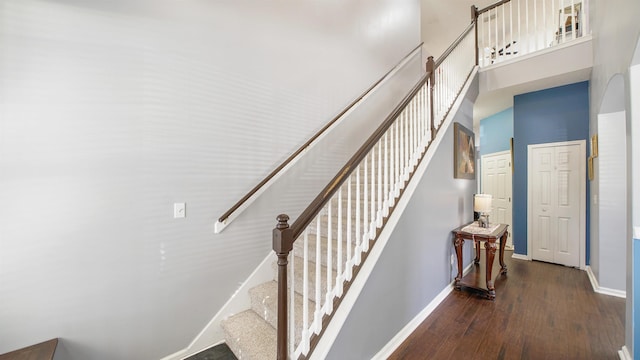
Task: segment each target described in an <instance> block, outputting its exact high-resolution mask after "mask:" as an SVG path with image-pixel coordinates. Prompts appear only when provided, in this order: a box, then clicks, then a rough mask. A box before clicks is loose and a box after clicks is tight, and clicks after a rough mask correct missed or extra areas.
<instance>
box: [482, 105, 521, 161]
mask: <svg viewBox="0 0 640 360" xmlns="http://www.w3.org/2000/svg"><path fill="white" fill-rule="evenodd" d="M512 137H513V108H512V107H510V108H508V109H506V110H503V111H500V112H499V113H496V114H493V115H491V116H489V117H487V118H484V119H482V120H480V154H481V155H486V154H492V153H495V152H499V151H507V150H510V149H511V138H512Z"/></svg>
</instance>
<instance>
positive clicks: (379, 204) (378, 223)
mask: <svg viewBox="0 0 640 360" xmlns="http://www.w3.org/2000/svg"><path fill="white" fill-rule="evenodd" d="M377 146H378V194H377V196H376V198H377V199H378V201H377V207H378V208H377V211H376V215H377V216H376V227H382V205H383V203H384V201H383V199H382V138H381V139H380V140H378V145H377Z"/></svg>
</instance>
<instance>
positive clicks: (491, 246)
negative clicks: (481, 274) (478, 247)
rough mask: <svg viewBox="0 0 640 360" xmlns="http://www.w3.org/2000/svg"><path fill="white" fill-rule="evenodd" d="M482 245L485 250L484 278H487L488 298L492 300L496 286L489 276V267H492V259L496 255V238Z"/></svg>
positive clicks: (494, 296)
mask: <svg viewBox="0 0 640 360" xmlns="http://www.w3.org/2000/svg"><path fill="white" fill-rule="evenodd" d="M484 247H485V249H486V251H487V264H486V265H487V270H486V275H487V276H486V280H487V290H488V291H489V294H488V298H489V300H494V299H495V298H496V288H495V287H494V286H493V278H491V269H493V259H494V258H495V256H496V240H495V239H493V240H487V241H485V243H484Z"/></svg>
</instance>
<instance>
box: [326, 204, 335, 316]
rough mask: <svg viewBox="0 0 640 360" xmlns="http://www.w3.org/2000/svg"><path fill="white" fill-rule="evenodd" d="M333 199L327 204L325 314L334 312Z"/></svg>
mask: <svg viewBox="0 0 640 360" xmlns="http://www.w3.org/2000/svg"><path fill="white" fill-rule="evenodd" d="M332 200H333V197H332V198H331V199H329V201H328V202H327V205H326V206H327V294H326V299H325V313H326V314H331V312H332V311H333V294H334V292H332V289H333V286H332V285H331V283H332V280H333V279H332V278H333V229H332V228H331V225H332V222H333V221H332V219H331V216H332V209H331V203H332Z"/></svg>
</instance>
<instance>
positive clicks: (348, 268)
mask: <svg viewBox="0 0 640 360" xmlns="http://www.w3.org/2000/svg"><path fill="white" fill-rule="evenodd" d="M351 232H352V229H351V175H349V178H348V179H347V263H346V269H345V270H346V280H347V281H351V275H352V270H353V259H352V258H351Z"/></svg>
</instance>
